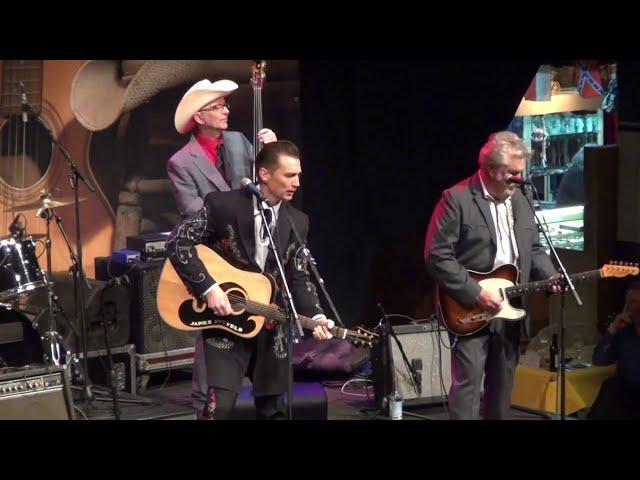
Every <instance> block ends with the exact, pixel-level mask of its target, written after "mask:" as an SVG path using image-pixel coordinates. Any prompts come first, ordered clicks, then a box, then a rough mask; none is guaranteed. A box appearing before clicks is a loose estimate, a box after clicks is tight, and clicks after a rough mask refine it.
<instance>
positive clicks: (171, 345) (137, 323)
mask: <svg viewBox="0 0 640 480" xmlns="http://www.w3.org/2000/svg"><path fill="white" fill-rule="evenodd" d="M163 265H164V261H163V260H161V261H151V262H140V263H138V264H136V265H135V266H134V267H133V268H132V269H131V271H130V272H129V274H128V275H129V279H130V281H131V292H132V298H133V301H132V303H131V333H132V335H133V337H132V339H133V342H134V343H135V345H136V353H137V354H143V355H144V354H149V353H157V352H170V351H173V350H181V349H185V348H193V346H194V344H195V337H196V333H197V332H183V331H182V330H177V329H175V328H171V327H170V326H169V325H167V324H166V323H164V321H163V320H162V318H160V315H159V314H158V308H157V306H156V294H157V292H158V282H159V280H160V273H161V272H162V267H163Z"/></svg>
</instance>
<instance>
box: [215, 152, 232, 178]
mask: <svg viewBox="0 0 640 480" xmlns="http://www.w3.org/2000/svg"><path fill="white" fill-rule="evenodd" d="M216 155H217V157H218V164H217V168H218V171H219V172H220V174H221V175H222V178H224V179H225V180H226V182H227V184H228V185H229V186H231V178H229V175H228V174H227V169H226V167H225V165H224V160H225V159H224V143H220V145H218V148H217V150H216Z"/></svg>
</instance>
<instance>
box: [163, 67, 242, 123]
mask: <svg viewBox="0 0 640 480" xmlns="http://www.w3.org/2000/svg"><path fill="white" fill-rule="evenodd" d="M237 88H238V84H237V83H236V82H234V81H231V80H218V81H217V82H213V83H211V82H210V81H209V80H206V79H205V80H200V81H199V82H197V83H196V84H195V85H194V86H192V87H191V88H190V89H189V90H187V93H185V94H184V95H183V97H182V100H180V103H179V104H178V108H176V115H175V117H174V123H175V126H176V130H177V131H178V133H182V134H184V133H187V132H189V131H190V130H191V129H192V128H193V127H194V125H195V121H194V120H193V115H194V114H195V113H196V112H197V111H198V110H200V109H201V108H202V107H204V106H205V105H207V104H208V103H211V102H213V101H214V100H218V99H219V98H224V97H226V96H227V95H229V94H230V93H231V92H233V91H235V90H236V89H237Z"/></svg>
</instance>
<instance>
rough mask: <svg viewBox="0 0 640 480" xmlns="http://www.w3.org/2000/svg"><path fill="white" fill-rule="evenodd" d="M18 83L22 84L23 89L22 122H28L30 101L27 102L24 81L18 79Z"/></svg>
mask: <svg viewBox="0 0 640 480" xmlns="http://www.w3.org/2000/svg"><path fill="white" fill-rule="evenodd" d="M18 85H20V90H21V91H22V94H21V96H22V122H23V123H27V121H28V120H29V103H27V93H26V92H25V89H24V83H22V82H21V81H20V80H18Z"/></svg>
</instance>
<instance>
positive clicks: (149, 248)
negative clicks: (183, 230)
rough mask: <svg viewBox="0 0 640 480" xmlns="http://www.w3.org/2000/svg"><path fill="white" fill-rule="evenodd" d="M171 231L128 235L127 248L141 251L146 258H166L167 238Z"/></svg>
mask: <svg viewBox="0 0 640 480" xmlns="http://www.w3.org/2000/svg"><path fill="white" fill-rule="evenodd" d="M170 233H171V232H163V233H145V234H142V235H135V236H132V237H127V248H128V249H130V250H135V251H137V252H140V254H141V255H142V258H143V259H144V260H147V259H150V258H166V256H167V246H166V244H167V238H168V237H169V234H170Z"/></svg>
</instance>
